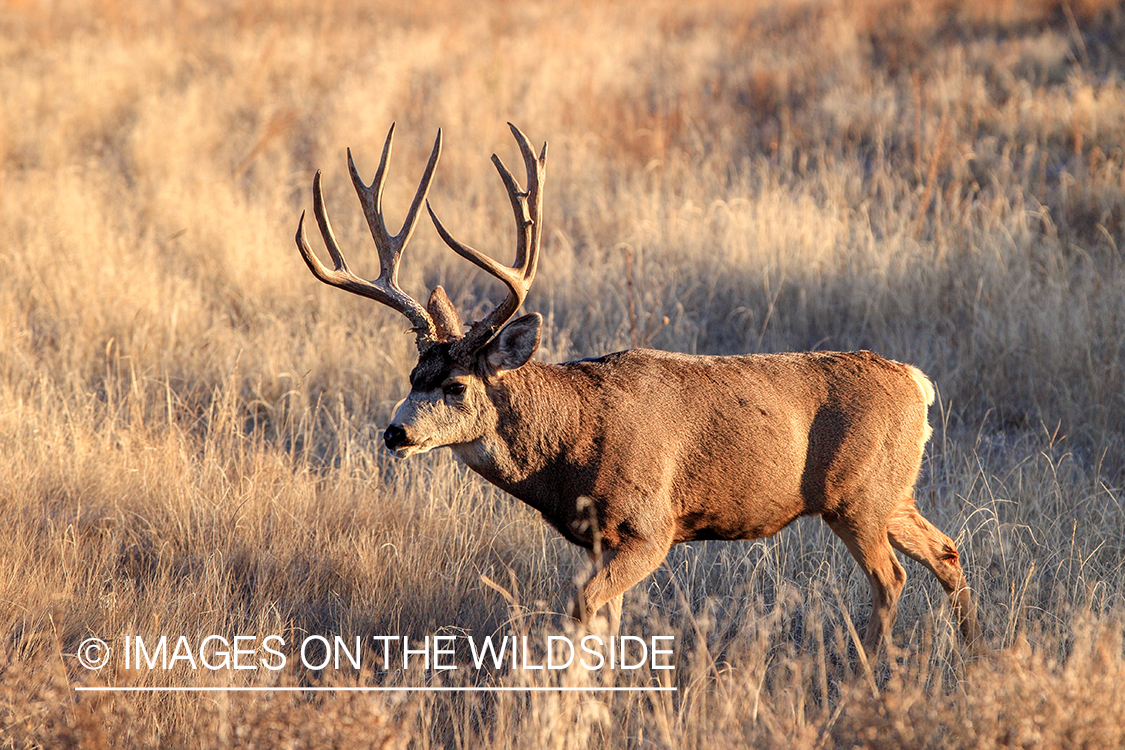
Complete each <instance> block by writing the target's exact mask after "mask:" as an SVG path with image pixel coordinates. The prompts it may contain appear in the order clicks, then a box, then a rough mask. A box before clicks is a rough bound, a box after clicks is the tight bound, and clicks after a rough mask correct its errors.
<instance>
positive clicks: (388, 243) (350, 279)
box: [296, 124, 441, 350]
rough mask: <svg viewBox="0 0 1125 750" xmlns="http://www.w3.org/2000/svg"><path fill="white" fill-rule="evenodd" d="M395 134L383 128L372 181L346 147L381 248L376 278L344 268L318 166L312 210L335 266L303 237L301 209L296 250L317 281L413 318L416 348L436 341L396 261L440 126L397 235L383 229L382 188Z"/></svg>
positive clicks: (425, 187)
mask: <svg viewBox="0 0 1125 750" xmlns="http://www.w3.org/2000/svg"><path fill="white" fill-rule="evenodd" d="M393 137H394V125H393V124H392V125H391V129H390V131H389V132H388V133H387V140H386V142H385V143H384V145H383V157H382V159H381V160H380V162H379V169H378V170H377V171H376V173H375V179H374V180H373V181H372V183H371V185H364V184H363V180H362V179H361V178H360V176H359V171H358V170H357V169H356V167H355V162H354V160H353V159H352V153H351V149H348V169H349V171H350V173H351V176H352V184H353V185H354V186H355V189H356V193H357V194H358V195H359V199H360V203H361V204H362V206H363V212H364V215H365V216H366V218H367V225H368V226H369V227H370V229H371V237H372V239H374V240H375V247H376V248H377V249H378V251H379V277H378V278H377V279H375V280H374V281H367V280H365V279H362V278H360V277H359V276H357V275H355V274H354V273H352V271H351V270H350V269H349V268H348V264H347V261H346V260H344V256H343V253H341V252H340V246H339V244H338V243H337V242H336V236H335V234H334V233H333V231H332V224H331V222H330V221H329V220H328V210H327V208H326V207H325V203H324V192H323V190H322V188H321V173H320V172H319V171H317V173H316V176H315V177H314V178H313V213H314V215H315V216H316V220H317V224H319V225H320V234H321V236H322V237H323V238H324V244H325V246H326V247H327V248H328V254H329V255H331V256H332V263H333V266H334V268H333V269H332V270H329V269H328V268H327V267H326V266H325V265H324V264H323V263H321V262H320V259H319V258H317V257H316V255H315V254H314V253H313V251H312V248H310V247H309V243H308V240H307V238H306V236H305V214H304V213H303V212H302V214H301V221H300V224H299V225H298V227H297V237H296V240H297V249H298V250H300V251H301V257H302V258H304V260H305V264H306V265H307V266H308V267H309V270H310V271H312V274H313V276H315V277H316V278H317V279H319V280H320V281H322V282H324V283H325V284H328V285H330V286H334V287H337V288H339V289H343V290H345V291H348V292H351V293H353V294H358V295H360V296H362V297H367V298H369V299H373V300H375V301H376V302H379V303H381V304H384V305H386V306H388V307H390V308H391V309H393V310H397V311H398V312H400V313H402V314H403V315H405V316H406V318H407V319H408V320H409V321H410V322H411V324H412V329H411V330H413V331H414V333H415V335H416V337H417V344H418V349H419V350H423V349H425V348H427V347H429V346H430V344H432V343H433V342H434V341H436V340H437V328H436V326H435V325H434V321H433V319H432V318H431V317H430V315H429V313H428V312H426V309H425V308H424V307H422V306H421V305H420V304H418V302H417V301H416V300H414V299H413V298H412V297H411V296H410V295H408V294H407V293H406V292H404V291H402V289H400V288H399V286H398V263H399V259H400V258H401V256H402V251H403V248H404V247H406V243H407V242H408V241H409V240H410V236H411V234H412V233H413V232H414V226H415V224H416V222H417V219H418V209H419V208H420V207H421V205H422V202H423V201H424V200H425V198H426V193H427V192H429V189H430V182H431V181H432V180H433V173H434V168H435V167H436V166H437V161H438V157H439V156H440V155H441V130H440V129H439V130H438V134H437V138H436V139H435V141H434V147H433V151H431V153H430V161H429V163H428V164H427V165H426V171H425V173H424V174H423V175H422V181H421V182H420V183H419V185H418V190H417V192H416V193H415V194H414V201H413V202H412V203H411V205H410V210H409V211H408V212H407V215H406V220H405V221H404V222H403V225H402V229H401V230H399V233H398V234H397V235H394V236H391V235H390V234H389V233H388V232H387V228H386V223H385V222H384V220H383V209H382V193H383V184H384V182H385V180H386V168H387V160H388V157H389V156H390V151H391V141H392V139H393Z"/></svg>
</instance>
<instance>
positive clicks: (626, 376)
mask: <svg viewBox="0 0 1125 750" xmlns="http://www.w3.org/2000/svg"><path fill="white" fill-rule="evenodd" d="M911 371H914V372H917V371H916V370H914V368H910V367H908V366H906V365H901V364H898V363H896V362H889V361H887V360H884V359H882V358H880V357H878V356H876V355H873V354H870V353H867V352H860V353H855V354H842V353H812V354H773V355H771V354H763V355H751V356H735V357H699V356H687V355H678V354H670V353H667V352H659V351H652V350H633V351H627V352H620V353H617V354H613V355H609V356H607V357H601V358H598V359H592V360H582V361H579V362H570V363H566V364H563V365H546V364H540V363H537V362H529V363H528V364H527V365H525V366H524V367H522V368H520V369H518V370H515V371H512V372H510V373H505V374H504V376H503V377H502V378H500V379H499V382H498V383H496V384H495V385H493V386H492V387H490V388H488V389H487V390H488V393H489V397H490V401H491V403H492V405H493V406H494V408H495V409H496V429H495V431H494V432H493V431H489V432H488V433H486V435H485V436H482V437H481V438H480V439H478V440H476V441H473V442H471V443H466V444H462V445H454V446H452V448H453V450H454V452H455V453H456V455H457V456H458V457H459V458H460V459H461V460H462V461H463V462H464V463H465V464H467V465H468V466H469V467H470V468H472V469H473V470H474V471H476V472H477V473H479V474H481V475H482V476H483V477H485V478H486V479H488V480H489V481H490V482H492V483H493V484H495V485H497V486H499V487H500V488H501V489H503V490H505V491H506V492H508V493H509V494H511V495H513V496H515V497H517V498H519V499H520V500H523V501H524V502H526V503H527V504H529V505H531V506H532V507H534V508H535V509H536V510H538V511H540V512H541V513H542V514H543V516H544V517H545V519H546V520H547V521H548V522H550V523H551V525H553V526H555V527H556V528H557V529H558V530H559V531H560V532H561V533H562V534H563V535H564V536H566V537H567V538H568V539H570V540H571V541H573V542H575V543H576V544H580V545H582V546H583V547H587V548H590V547H592V546H593V533H594V530H593V529H591V528H589V527H590V524H589V521H590V514H589V513H588V512H587V511H585V510H582V509H580V508H579V503H578V499H579V498H581V497H587V498H590V499H591V500H592V501H593V506H592V507H593V509H594V510H595V511H596V512H597V517H596V521H597V523H596V529H597V533H599V534H600V536H601V539H602V541H603V543H605V544H606V545H608V546H609V547H611V548H612V547H615V546H617V545H619V544H620V543H621V542H622V541H623V540H626V539H629V538H630V537H635V536H645V537H647V538H650V539H652V540H654V541H655V540H660V541H666V543H667V545H671V544H676V543H679V542H690V541H694V540H699V539H757V538H760V537H764V536H771V535H773V534H774V533H776V532H777V531H779V530H781V529H782V528H784V527H785V526H786V525H788V524H789V523H790V522H791V521H792V520H793V519H794V518H796V517H798V516H801V515H824V516H826V517H828V518H836V517H839V518H848V517H850V516H853V515H856V514H861V515H862V514H870V513H875V514H877V515H880V516H882V517H884V518H885V517H887V516H889V515H890V512H891V511H892V510H893V509H894V507H895V506H896V504H897V502H898V500H900V499H901V498H902V497H903V496H905V495H909V494H910V491H911V488H912V486H913V484H914V480H915V478H916V476H917V473H918V467H919V465H920V462H921V455H922V446H923V443H924V436H925V435H927V434H928V425H927V423H926V407H927V406H928V403H927V402H926V401H925V394H924V392H923V391H922V389H921V388H920V387H919V384H918V382H917V381H916V380H915V378H914V377H913V376H912V373H911ZM857 375H858V377H857ZM871 378H877V379H878V380H879V381H880V383H881V385H883V386H884V388H885V389H886V390H885V391H871V390H870V389H869V388H868V386H869V384H870V379H871ZM887 393H893V394H895V395H896V396H899V397H900V399H901V401H900V402H895V401H892V400H889V399H887V398H886V394H887ZM544 403H548V404H550V405H551V408H550V409H549V410H544V409H543V408H542V405H543V404H544ZM898 403H905V406H904V407H900V406H898ZM795 406H796V407H797V408H794V407H795ZM654 426H655V427H656V428H655V429H654ZM904 459H905V460H904ZM868 498H870V499H868Z"/></svg>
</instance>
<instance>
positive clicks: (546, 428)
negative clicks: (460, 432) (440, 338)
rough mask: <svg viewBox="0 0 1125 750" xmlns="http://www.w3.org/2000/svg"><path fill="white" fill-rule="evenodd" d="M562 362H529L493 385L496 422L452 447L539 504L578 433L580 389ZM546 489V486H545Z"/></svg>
mask: <svg viewBox="0 0 1125 750" xmlns="http://www.w3.org/2000/svg"><path fill="white" fill-rule="evenodd" d="M567 375H568V373H567V372H566V371H565V370H564V369H563V368H560V367H559V366H558V365H549V364H544V363H542V362H534V361H532V362H528V363H527V364H526V365H524V366H523V367H521V368H519V369H518V370H512V371H509V372H506V373H504V374H503V376H502V377H501V378H500V379H499V380H497V382H496V383H495V384H493V385H490V386H489V389H488V393H489V398H490V399H491V401H492V404H493V406H494V407H495V409H496V416H495V423H494V424H493V425H491V427H490V429H489V430H487V431H486V433H485V435H483V436H482V437H481V438H478V439H477V440H474V441H473V442H471V443H465V444H462V445H457V446H453V449H454V453H455V454H456V455H457V457H458V458H459V459H460V460H461V461H462V462H464V463H465V464H466V465H467V466H468V467H469V468H470V469H472V470H473V471H475V472H477V473H478V474H480V475H481V476H483V477H484V478H485V479H487V480H488V481H490V482H492V483H493V484H495V485H496V486H498V487H500V488H501V489H503V490H505V491H506V492H508V493H510V494H512V495H515V496H516V497H518V498H520V499H522V500H525V501H527V502H529V503H531V504H532V505H537V504H538V503H536V502H535V500H534V497H535V496H536V495H538V494H539V493H540V492H541V488H540V487H539V485H540V484H544V483H549V482H550V481H551V479H550V477H549V476H548V475H549V474H550V468H551V467H552V466H553V465H554V464H555V462H556V459H558V458H559V457H560V456H561V455H563V454H564V453H565V452H566V450H567V446H568V444H569V442H570V440H572V439H573V436H574V435H575V434H577V430H578V426H579V425H578V415H579V413H580V408H579V407H580V404H579V399H578V394H577V392H576V390H575V388H574V387H573V384H572V383H570V379H569V378H568V377H567ZM544 489H545V488H544Z"/></svg>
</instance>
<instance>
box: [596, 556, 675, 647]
mask: <svg viewBox="0 0 1125 750" xmlns="http://www.w3.org/2000/svg"><path fill="white" fill-rule="evenodd" d="M667 554H668V546H667V545H660V544H656V543H654V542H652V541H650V540H647V539H632V540H629V541H628V542H625V543H623V544H622V545H621V546H619V547H617V548H615V549H603V550H602V553H601V557H600V559H599V558H596V557H595V555H594V553H593V552H590V553H589V555H590V559H591V560H592V561H593V562H594V574H593V575H592V576H590V580H589V581H587V582H586V585H585V586H584V587H582V590H581V591H580V592H579V595H578V601H577V602H576V603H575V607H574V618H575V619H576V620H578V621H579V622H581V623H582V624H583V625H584V626H586V627H587V628H591V629H592V628H593V627H594V625H595V623H596V622H597V617H598V611H599V610H600V609H601V608H602V607H606V608H607V618H606V627H605V630H606V633H607V634H608V635H614V634H616V633H617V631H618V629H619V628H620V627H621V608H622V604H623V602H624V599H625V592H626V591H628V590H629V589H630V588H632V587H633V586H634V585H635V584H636V583H639V582H640V581H641V579H643V578H644V577H645V576H647V575H648V574H649V573H651V572H652V571H654V570H656V568H657V566H659V565H660V563H661V562H662V561H663V560H664V558H665V556H666V555H667Z"/></svg>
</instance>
